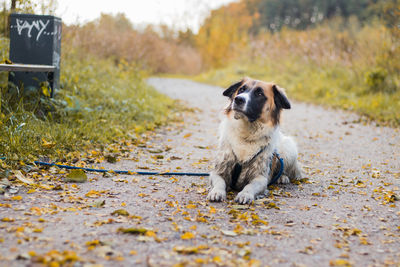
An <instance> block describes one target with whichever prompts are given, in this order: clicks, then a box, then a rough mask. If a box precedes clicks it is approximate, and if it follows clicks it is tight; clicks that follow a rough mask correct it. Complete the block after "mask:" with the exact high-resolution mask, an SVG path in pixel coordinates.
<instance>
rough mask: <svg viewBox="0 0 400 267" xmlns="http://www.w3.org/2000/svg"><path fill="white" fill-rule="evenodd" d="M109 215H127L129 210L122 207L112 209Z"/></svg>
mask: <svg viewBox="0 0 400 267" xmlns="http://www.w3.org/2000/svg"><path fill="white" fill-rule="evenodd" d="M111 215H121V216H129V212H127V211H126V210H124V209H119V210H114V211H113V212H111Z"/></svg>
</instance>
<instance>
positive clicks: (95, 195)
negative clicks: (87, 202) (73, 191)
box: [85, 190, 101, 198]
mask: <svg viewBox="0 0 400 267" xmlns="http://www.w3.org/2000/svg"><path fill="white" fill-rule="evenodd" d="M85 196H86V197H90V198H98V197H100V196H101V194H100V193H99V192H98V191H96V190H90V191H89V192H87V193H86V194H85Z"/></svg>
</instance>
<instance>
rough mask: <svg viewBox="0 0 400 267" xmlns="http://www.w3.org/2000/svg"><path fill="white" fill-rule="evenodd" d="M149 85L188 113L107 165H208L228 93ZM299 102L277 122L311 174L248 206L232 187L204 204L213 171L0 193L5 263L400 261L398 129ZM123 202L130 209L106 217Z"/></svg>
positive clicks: (174, 83)
mask: <svg viewBox="0 0 400 267" xmlns="http://www.w3.org/2000/svg"><path fill="white" fill-rule="evenodd" d="M148 82H149V83H150V84H151V85H153V86H154V87H155V88H157V90H159V91H160V92H163V93H165V94H166V95H168V96H170V97H172V98H176V99H179V100H181V101H183V103H185V105H186V106H187V107H190V108H192V109H188V110H187V111H185V112H183V113H182V114H180V116H181V117H182V118H183V122H172V123H171V125H170V126H168V127H164V128H162V129H160V130H157V132H155V133H153V134H152V135H151V136H150V137H148V139H147V142H146V143H142V144H140V145H139V146H137V147H134V148H132V149H133V151H132V153H131V159H129V160H121V161H118V162H117V163H114V164H111V163H108V164H103V165H102V166H103V167H106V168H113V169H125V170H135V169H144V168H149V169H151V170H162V171H166V170H170V171H194V172H208V171H209V170H210V167H211V159H212V157H213V153H214V151H215V146H216V142H217V127H218V122H219V118H218V117H219V112H220V110H221V109H222V108H223V107H224V105H225V104H226V99H224V98H223V97H222V89H221V88H218V87H213V86H208V85H203V84H199V83H194V82H191V81H187V80H180V79H161V78H151V79H149V80H148ZM289 98H290V91H289ZM292 106H293V108H292V109H291V110H289V111H285V112H284V115H283V124H282V129H283V131H284V132H285V133H287V134H289V135H292V136H294V137H295V139H296V140H297V143H298V146H299V151H300V162H301V163H302V164H303V169H304V174H305V177H307V178H308V180H307V181H303V183H301V184H299V185H295V184H289V185H284V186H279V187H274V188H273V189H272V190H271V191H270V192H271V195H270V196H269V197H268V198H264V199H261V200H258V201H257V202H256V203H255V205H253V206H242V205H236V204H235V203H234V202H233V198H234V194H230V195H228V200H227V201H226V202H223V203H208V202H207V201H206V195H207V178H206V177H160V176H154V177H148V176H125V175H119V176H112V177H108V178H106V177H102V176H101V175H94V174H90V175H89V178H90V181H89V182H87V183H83V184H79V185H76V186H74V185H71V184H68V185H62V188H61V190H60V191H54V190H52V191H41V192H34V193H31V194H27V192H22V193H21V192H20V195H21V196H22V199H19V200H18V199H12V196H2V197H0V200H1V201H0V203H1V205H0V219H2V218H3V219H2V221H0V265H1V266H25V265H30V264H32V263H37V262H40V261H42V262H50V261H51V260H55V258H56V257H58V259H62V260H68V256H70V257H79V259H78V265H77V266H79V263H82V265H85V264H87V265H89V264H91V263H100V264H104V265H105V266H110V265H113V266H133V265H137V266H171V265H174V264H178V263H181V265H180V266H185V265H188V266H191V265H194V266H196V265H202V264H208V265H209V266H215V265H218V266H239V265H242V266H329V265H331V266H350V265H354V266H399V265H400V249H399V247H400V218H399V217H400V208H399V205H400V199H399V198H400V182H399V181H400V134H399V130H398V129H391V128H385V127H376V126H373V125H364V124H363V123H362V122H360V119H359V118H358V117H357V116H356V115H354V114H352V113H347V112H342V111H338V110H329V109H325V108H322V107H318V106H314V105H308V104H304V103H298V102H293V103H292ZM103 201H104V202H103ZM118 209H124V210H126V211H127V212H129V214H130V215H129V216H123V215H124V214H122V213H121V212H120V213H119V214H120V215H119V216H117V215H111V213H112V212H113V211H115V210H118ZM125 215H126V214H125ZM4 218H8V219H10V220H11V221H7V220H4ZM21 227H23V228H24V229H21ZM121 228H124V229H127V228H131V229H130V230H131V232H134V233H133V234H126V233H121V232H120V230H118V229H121ZM51 250H54V251H53V252H51ZM30 251H31V252H30ZM33 251H34V253H33ZM63 251H70V252H64V253H63ZM68 253H69V254H68ZM74 253H76V256H75V254H74ZM34 254H36V255H41V256H42V258H40V257H38V256H34ZM46 257H47V258H46ZM16 258H18V259H16ZM76 264H77V263H76Z"/></svg>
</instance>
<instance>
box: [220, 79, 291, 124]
mask: <svg viewBox="0 0 400 267" xmlns="http://www.w3.org/2000/svg"><path fill="white" fill-rule="evenodd" d="M223 95H224V96H227V97H229V98H230V100H231V103H230V105H229V106H228V107H227V108H226V112H227V114H228V115H229V114H231V113H233V116H234V118H235V119H247V120H248V121H249V122H251V123H252V122H255V121H259V122H261V123H267V124H268V123H270V124H271V125H272V126H274V125H277V124H279V118H280V113H281V110H282V109H290V103H289V100H288V99H287V97H286V94H285V92H284V90H283V89H282V88H280V87H278V86H277V85H276V84H274V83H266V82H262V81H257V80H253V79H250V78H244V79H242V80H241V81H239V82H237V83H235V84H232V85H231V86H230V87H229V88H228V89H226V90H225V91H224V93H223Z"/></svg>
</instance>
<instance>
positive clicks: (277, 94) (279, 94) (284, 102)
mask: <svg viewBox="0 0 400 267" xmlns="http://www.w3.org/2000/svg"><path fill="white" fill-rule="evenodd" d="M272 90H273V92H274V102H275V106H276V107H277V108H278V109H282V108H283V109H290V102H289V100H288V99H287V97H286V94H285V92H284V91H283V90H282V89H281V88H279V87H278V86H277V85H275V84H274V85H273V86H272Z"/></svg>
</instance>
